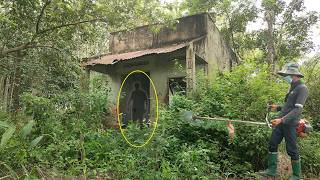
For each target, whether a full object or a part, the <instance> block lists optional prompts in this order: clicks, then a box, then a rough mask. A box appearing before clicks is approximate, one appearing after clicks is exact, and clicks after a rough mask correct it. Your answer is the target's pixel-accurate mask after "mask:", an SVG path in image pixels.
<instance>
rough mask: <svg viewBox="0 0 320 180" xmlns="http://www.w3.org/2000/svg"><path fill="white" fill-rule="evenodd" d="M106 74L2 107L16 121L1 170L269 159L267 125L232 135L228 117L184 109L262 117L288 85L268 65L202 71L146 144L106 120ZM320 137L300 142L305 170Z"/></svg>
mask: <svg viewBox="0 0 320 180" xmlns="http://www.w3.org/2000/svg"><path fill="white" fill-rule="evenodd" d="M258 67H259V68H258ZM258 69H259V70H258ZM103 79H104V78H103V77H98V78H97V77H95V78H93V79H92V82H91V88H90V89H91V90H90V92H88V93H86V92H84V93H80V94H79V93H78V91H68V92H66V93H64V94H61V95H58V96H55V97H54V98H50V99H48V98H45V97H39V96H33V95H32V94H30V93H26V94H24V95H23V97H22V99H23V105H24V106H23V107H24V108H23V114H21V115H20V116H17V117H15V119H10V117H9V116H8V115H6V114H4V113H1V119H2V121H5V122H7V123H10V122H12V121H15V122H17V123H15V124H16V130H15V132H14V133H13V135H12V136H11V137H9V138H8V140H7V142H6V143H5V144H4V145H3V146H2V148H1V151H0V157H1V160H0V161H1V171H0V173H1V176H13V177H21V176H23V177H32V176H34V177H44V176H51V177H64V176H65V174H67V175H71V176H74V177H78V176H89V177H96V176H97V177H103V178H110V179H114V178H117V179H119V178H121V179H122V178H133V179H136V178H138V179H140V178H141V179H185V178H191V177H192V178H208V179H211V178H214V177H232V176H238V177H241V176H245V177H249V176H251V177H255V176H256V175H255V173H254V172H256V171H257V170H259V169H262V168H263V167H264V165H265V156H266V154H267V142H268V138H269V135H270V132H271V131H270V130H269V129H268V128H266V127H264V126H261V127H257V126H251V125H249V126H247V125H241V124H235V128H236V136H235V138H234V139H233V140H232V139H231V138H230V137H229V135H228V131H227V128H226V124H225V123H224V122H209V121H208V122H203V121H194V122H188V121H185V120H183V119H180V118H179V113H180V112H181V111H182V110H193V111H195V112H197V115H203V116H226V117H230V118H239V119H245V120H254V121H262V122H263V121H264V115H265V113H266V111H265V105H266V103H267V102H268V101H269V100H274V101H275V102H281V101H282V96H283V94H284V93H285V92H286V89H287V85H286V84H284V83H283V82H282V81H275V80H274V78H273V77H270V76H269V74H268V73H267V66H264V65H262V66H261V65H259V66H258V65H257V64H255V63H251V62H248V63H246V64H244V65H241V66H238V67H237V68H235V69H234V70H233V71H232V72H226V73H224V74H221V75H220V76H219V77H217V79H216V80H215V81H214V83H213V82H208V80H207V79H206V78H205V77H203V76H202V75H201V74H199V78H198V81H197V82H198V88H197V91H195V92H194V95H193V96H192V98H191V99H190V98H186V97H184V96H179V95H177V96H175V97H174V100H173V103H172V104H171V106H170V107H162V108H161V113H160V120H159V126H158V129H157V130H156V135H155V137H154V138H153V139H152V141H151V142H150V143H149V144H148V145H147V146H145V147H144V148H133V147H131V146H130V145H128V144H127V143H126V142H125V141H124V139H123V138H122V136H121V133H120V132H119V131H117V130H113V129H107V128H106V127H105V126H104V124H105V123H104V121H105V117H104V115H105V113H104V109H105V107H106V106H107V105H108V97H107V94H108V91H109V90H108V88H107V85H106V84H105V85H101V84H103V83H102V82H104V81H103ZM270 79H273V80H270ZM234 86H237V87H238V88H236V89H235V88H233V87H234ZM28 122H29V123H30V122H33V125H32V126H31V127H30V125H28V124H29V123H28ZM26 124H27V125H26ZM25 129H29V130H25ZM25 131H26V132H25ZM23 132H24V133H23ZM145 133H146V131H145V130H142V131H141V130H140V129H139V128H138V126H135V125H131V126H129V128H128V130H127V136H128V137H133V136H137V135H143V134H145ZM3 136H4V135H3ZM319 136H320V134H319V133H318V132H315V133H313V134H312V135H311V136H310V137H309V138H307V139H303V140H301V141H300V142H299V143H300V144H301V154H302V159H303V161H302V162H303V169H304V173H305V175H310V176H316V175H318V174H317V173H318V172H320V154H319V153H320V147H319V144H318V142H317V141H318V139H319ZM39 137H40V138H39ZM310 149H312V151H310Z"/></svg>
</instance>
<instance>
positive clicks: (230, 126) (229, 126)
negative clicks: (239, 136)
mask: <svg viewBox="0 0 320 180" xmlns="http://www.w3.org/2000/svg"><path fill="white" fill-rule="evenodd" d="M227 128H228V131H229V136H230V138H231V139H233V138H234V127H233V124H232V123H231V121H228V124H227Z"/></svg>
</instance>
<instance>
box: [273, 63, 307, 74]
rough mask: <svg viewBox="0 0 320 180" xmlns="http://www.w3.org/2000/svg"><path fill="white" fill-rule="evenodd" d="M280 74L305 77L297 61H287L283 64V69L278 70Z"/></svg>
mask: <svg viewBox="0 0 320 180" xmlns="http://www.w3.org/2000/svg"><path fill="white" fill-rule="evenodd" d="M277 74H279V75H280V76H288V75H296V76H300V77H303V74H302V73H301V72H300V71H299V65H298V64H297V63H287V64H285V65H284V66H283V68H282V69H281V71H278V73H277Z"/></svg>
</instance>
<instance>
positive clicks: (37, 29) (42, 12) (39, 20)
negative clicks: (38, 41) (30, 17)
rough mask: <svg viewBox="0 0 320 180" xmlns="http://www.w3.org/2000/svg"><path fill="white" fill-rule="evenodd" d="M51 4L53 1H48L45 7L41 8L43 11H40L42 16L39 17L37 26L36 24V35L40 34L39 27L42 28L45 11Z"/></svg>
mask: <svg viewBox="0 0 320 180" xmlns="http://www.w3.org/2000/svg"><path fill="white" fill-rule="evenodd" d="M50 3H51V0H48V1H47V2H45V3H44V5H43V6H42V8H41V11H40V14H39V16H38V20H37V24H36V34H38V33H39V26H40V23H41V19H42V17H43V14H44V11H45V9H46V7H47V6H48V5H49V4H50Z"/></svg>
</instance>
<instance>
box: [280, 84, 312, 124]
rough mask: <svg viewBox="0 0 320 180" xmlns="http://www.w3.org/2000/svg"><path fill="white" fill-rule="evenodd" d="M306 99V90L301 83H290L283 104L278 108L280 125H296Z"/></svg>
mask: <svg viewBox="0 0 320 180" xmlns="http://www.w3.org/2000/svg"><path fill="white" fill-rule="evenodd" d="M307 97H308V88H307V86H306V85H305V84H304V83H303V82H302V81H301V80H299V81H297V82H292V83H291V87H290V90H289V92H288V93H287V95H286V98H285V104H284V105H283V106H282V107H279V108H278V110H279V111H280V113H279V118H283V121H282V123H284V124H288V125H297V124H298V123H299V120H300V116H301V114H302V110H303V106H304V104H305V102H306V100H307Z"/></svg>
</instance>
